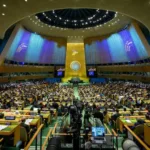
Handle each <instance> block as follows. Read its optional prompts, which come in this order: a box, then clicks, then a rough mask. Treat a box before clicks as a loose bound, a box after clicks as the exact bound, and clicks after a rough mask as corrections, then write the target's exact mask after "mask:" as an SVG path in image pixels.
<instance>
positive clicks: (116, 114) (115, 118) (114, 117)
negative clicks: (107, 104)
mask: <svg viewBox="0 0 150 150" xmlns="http://www.w3.org/2000/svg"><path fill="white" fill-rule="evenodd" d="M118 117H120V114H119V110H118V109H117V110H116V113H115V114H113V115H112V116H111V119H112V120H114V121H116V120H117V118H118Z"/></svg>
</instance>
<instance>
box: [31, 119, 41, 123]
mask: <svg viewBox="0 0 150 150" xmlns="http://www.w3.org/2000/svg"><path fill="white" fill-rule="evenodd" d="M38 120H39V119H33V120H32V121H31V123H33V124H34V123H36V122H37V121H38Z"/></svg>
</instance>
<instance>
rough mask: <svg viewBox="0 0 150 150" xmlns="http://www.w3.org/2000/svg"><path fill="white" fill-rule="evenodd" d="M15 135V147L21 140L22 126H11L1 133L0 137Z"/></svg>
mask: <svg viewBox="0 0 150 150" xmlns="http://www.w3.org/2000/svg"><path fill="white" fill-rule="evenodd" d="M13 133H14V146H15V145H16V144H17V142H18V141H19V140H20V124H17V125H9V126H8V127H6V128H5V129H3V130H1V131H0V135H5V136H9V135H11V134H13Z"/></svg>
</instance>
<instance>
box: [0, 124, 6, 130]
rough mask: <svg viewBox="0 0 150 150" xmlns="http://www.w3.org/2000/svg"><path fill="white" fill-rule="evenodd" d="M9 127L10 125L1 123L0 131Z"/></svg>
mask: <svg viewBox="0 0 150 150" xmlns="http://www.w3.org/2000/svg"><path fill="white" fill-rule="evenodd" d="M7 127H8V125H0V131H1V130H3V129H5V128H7Z"/></svg>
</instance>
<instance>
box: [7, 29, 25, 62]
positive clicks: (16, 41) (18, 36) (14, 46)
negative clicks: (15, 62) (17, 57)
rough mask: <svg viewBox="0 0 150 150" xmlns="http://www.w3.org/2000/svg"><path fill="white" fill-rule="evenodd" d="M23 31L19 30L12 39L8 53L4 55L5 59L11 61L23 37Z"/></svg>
mask: <svg viewBox="0 0 150 150" xmlns="http://www.w3.org/2000/svg"><path fill="white" fill-rule="evenodd" d="M23 33H24V30H23V29H22V28H19V30H18V32H17V34H16V36H15V37H14V39H13V42H12V44H11V46H10V48H9V50H8V53H7V55H6V59H9V60H12V59H13V56H14V54H15V52H16V50H17V48H18V44H19V42H20V40H21V38H22V36H23Z"/></svg>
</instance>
